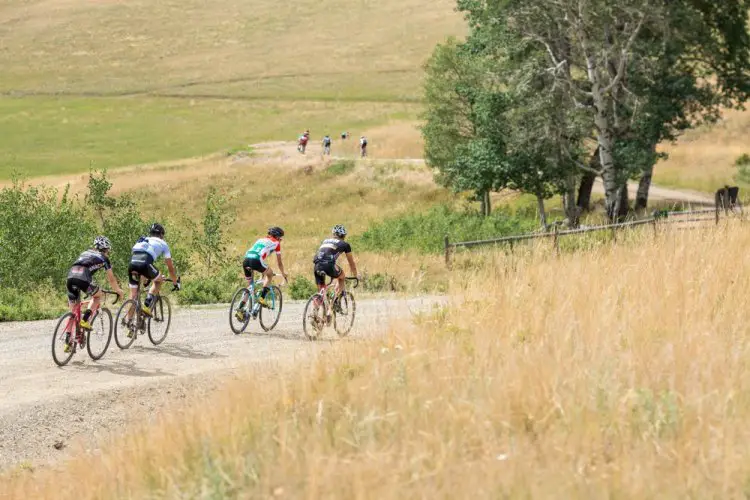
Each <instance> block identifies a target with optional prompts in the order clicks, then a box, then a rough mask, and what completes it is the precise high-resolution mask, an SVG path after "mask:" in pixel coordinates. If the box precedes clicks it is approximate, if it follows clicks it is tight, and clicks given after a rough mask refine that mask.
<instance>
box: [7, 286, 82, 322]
mask: <svg viewBox="0 0 750 500" xmlns="http://www.w3.org/2000/svg"><path fill="white" fill-rule="evenodd" d="M65 311H67V300H66V299H65V297H64V296H63V295H62V294H61V293H60V292H58V291H56V290H55V289H54V288H53V287H52V286H51V285H43V286H37V287H36V288H35V289H34V290H30V291H28V292H24V293H19V291H18V290H16V289H12V288H0V321H33V320H37V319H51V318H55V317H57V316H60V315H61V314H63V313H64V312H65Z"/></svg>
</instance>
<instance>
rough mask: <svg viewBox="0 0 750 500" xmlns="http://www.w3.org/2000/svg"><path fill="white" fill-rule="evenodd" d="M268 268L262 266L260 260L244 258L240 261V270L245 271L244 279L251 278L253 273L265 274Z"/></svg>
mask: <svg viewBox="0 0 750 500" xmlns="http://www.w3.org/2000/svg"><path fill="white" fill-rule="evenodd" d="M267 269H268V267H266V266H264V265H263V263H262V262H261V261H260V259H253V258H249V257H248V258H245V260H243V261H242V270H243V271H245V278H252V277H253V271H258V272H259V273H260V274H263V273H265V272H266V270H267Z"/></svg>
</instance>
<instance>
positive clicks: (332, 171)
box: [323, 160, 357, 177]
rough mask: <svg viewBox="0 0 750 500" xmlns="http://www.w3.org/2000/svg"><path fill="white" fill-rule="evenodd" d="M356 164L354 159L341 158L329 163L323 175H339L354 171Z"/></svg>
mask: <svg viewBox="0 0 750 500" xmlns="http://www.w3.org/2000/svg"><path fill="white" fill-rule="evenodd" d="M356 165H357V164H356V162H355V161H354V160H339V161H336V162H334V163H331V164H330V165H328V167H327V168H326V169H325V171H324V172H323V176H324V177H337V176H340V175H345V174H348V173H349V172H352V171H353V170H354V167H355V166H356Z"/></svg>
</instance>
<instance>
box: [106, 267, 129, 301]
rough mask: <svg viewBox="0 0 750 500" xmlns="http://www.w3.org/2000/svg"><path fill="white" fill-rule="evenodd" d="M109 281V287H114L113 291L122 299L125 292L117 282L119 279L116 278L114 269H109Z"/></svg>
mask: <svg viewBox="0 0 750 500" xmlns="http://www.w3.org/2000/svg"><path fill="white" fill-rule="evenodd" d="M107 281H109V286H111V287H112V290H114V291H115V292H117V294H118V295H120V297H122V296H123V295H124V293H125V292H123V291H122V288H120V284H119V283H118V282H117V278H115V273H114V272H112V268H109V269H107Z"/></svg>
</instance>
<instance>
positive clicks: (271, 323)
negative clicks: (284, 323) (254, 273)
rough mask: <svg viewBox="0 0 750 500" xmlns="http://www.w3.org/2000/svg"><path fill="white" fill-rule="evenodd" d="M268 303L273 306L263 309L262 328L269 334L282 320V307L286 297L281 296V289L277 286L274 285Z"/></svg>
mask: <svg viewBox="0 0 750 500" xmlns="http://www.w3.org/2000/svg"><path fill="white" fill-rule="evenodd" d="M266 301H267V302H268V303H269V304H271V306H270V307H261V308H260V312H259V313H258V314H259V316H260V327H261V328H263V330H264V331H266V332H269V331H271V330H273V328H274V327H275V326H276V324H277V323H278V322H279V318H281V306H283V305H284V297H282V296H281V289H280V288H279V287H277V286H276V285H272V286H271V289H270V290H269V291H268V295H266Z"/></svg>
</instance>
